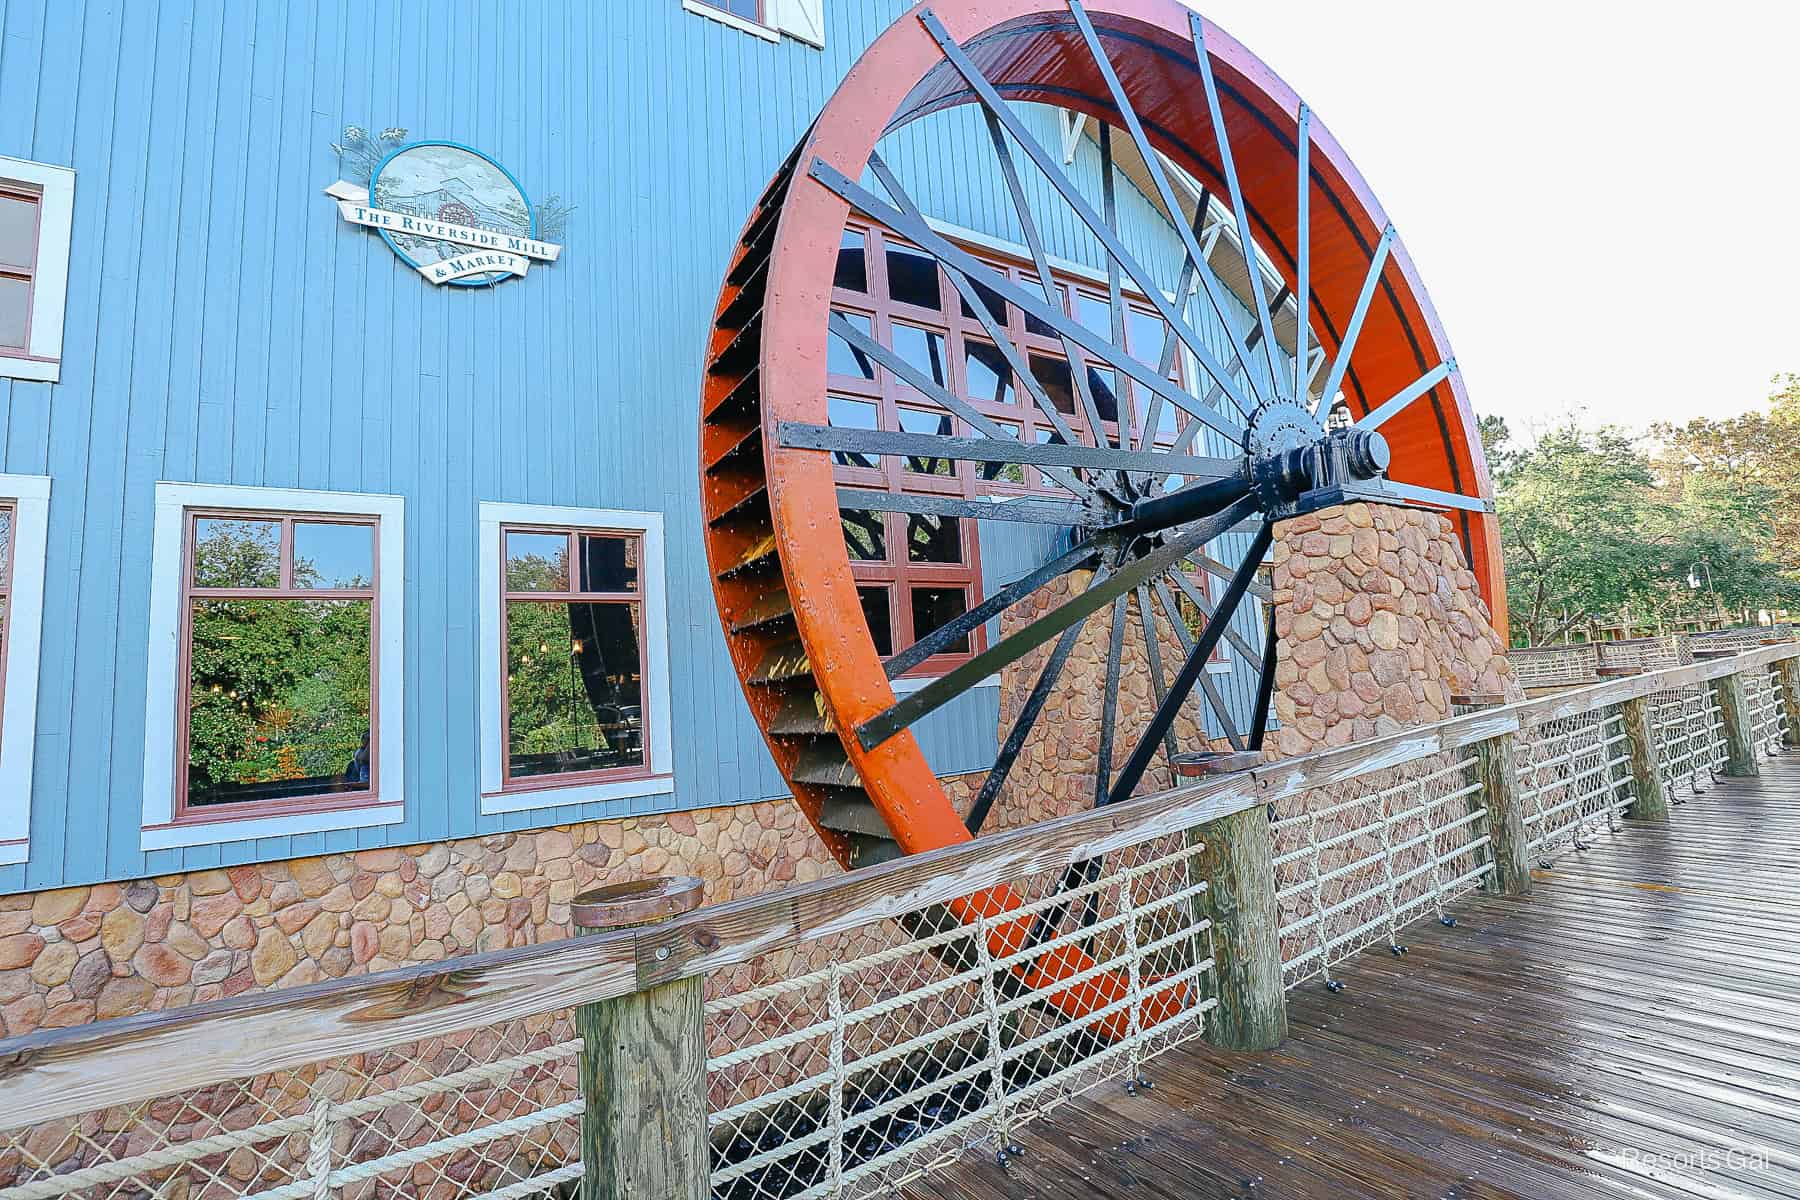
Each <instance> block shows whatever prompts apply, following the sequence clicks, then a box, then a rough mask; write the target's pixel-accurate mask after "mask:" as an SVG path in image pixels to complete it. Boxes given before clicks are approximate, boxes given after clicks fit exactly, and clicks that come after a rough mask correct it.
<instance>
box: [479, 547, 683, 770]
mask: <svg viewBox="0 0 1800 1200" xmlns="http://www.w3.org/2000/svg"><path fill="white" fill-rule="evenodd" d="M500 535H501V537H502V539H503V541H504V545H503V548H502V556H503V563H504V566H503V571H504V577H503V587H504V595H503V597H502V605H503V618H502V619H503V623H504V625H505V640H504V648H503V653H504V655H505V660H506V661H505V673H504V676H503V683H502V686H503V688H504V690H505V702H504V704H503V705H502V706H501V712H502V719H503V721H504V723H505V731H504V742H505V746H506V763H505V785H506V786H508V787H517V786H542V785H545V784H556V785H561V784H566V783H570V782H576V781H579V780H583V779H602V778H611V777H617V776H628V775H636V774H642V773H644V772H645V771H646V769H647V760H646V757H645V747H644V636H643V594H642V581H641V575H642V572H641V569H640V564H641V561H642V557H643V542H642V539H641V537H639V536H638V535H636V534H632V533H621V532H613V531H608V530H591V529H549V528H540V527H522V528H521V527H514V526H502V527H501V531H500Z"/></svg>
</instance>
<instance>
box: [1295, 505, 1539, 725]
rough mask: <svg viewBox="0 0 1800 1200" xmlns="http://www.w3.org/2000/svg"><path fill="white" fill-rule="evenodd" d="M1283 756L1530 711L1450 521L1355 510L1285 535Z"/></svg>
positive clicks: (1420, 513)
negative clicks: (1456, 699)
mask: <svg viewBox="0 0 1800 1200" xmlns="http://www.w3.org/2000/svg"><path fill="white" fill-rule="evenodd" d="M1273 562H1274V576H1273V583H1274V599H1275V631H1276V634H1277V636H1278V638H1279V645H1278V648H1277V653H1276V667H1275V684H1276V690H1275V715H1276V716H1277V717H1278V718H1280V721H1281V729H1280V730H1279V731H1278V732H1277V733H1276V735H1275V737H1274V738H1273V739H1272V740H1273V743H1274V753H1275V754H1277V755H1279V756H1280V757H1283V758H1286V757H1291V756H1293V755H1297V754H1305V753H1307V752H1308V751H1311V750H1317V749H1321V748H1324V747H1327V746H1342V745H1345V744H1347V743H1349V742H1353V741H1362V740H1363V739H1365V738H1372V737H1377V736H1379V735H1381V734H1385V733H1392V732H1394V731H1396V730H1398V729H1402V728H1405V727H1406V726H1409V725H1423V724H1428V723H1430V722H1432V721H1441V720H1444V719H1445V718H1447V717H1449V716H1451V715H1453V714H1452V710H1451V697H1452V696H1454V695H1461V694H1470V693H1478V692H1479V693H1490V694H1498V695H1502V696H1505V697H1506V698H1507V699H1515V700H1516V699H1523V698H1524V695H1525V693H1524V689H1523V688H1521V687H1520V686H1519V683H1518V680H1517V679H1516V678H1515V677H1514V676H1513V673H1512V668H1511V667H1510V666H1509V665H1508V663H1507V661H1506V655H1505V643H1503V642H1502V641H1501V639H1500V635H1499V634H1498V633H1496V632H1495V631H1494V627H1493V625H1492V623H1491V622H1492V618H1491V617H1490V615H1489V613H1488V607H1487V604H1486V602H1485V601H1483V600H1482V598H1481V592H1480V589H1479V588H1478V587H1477V586H1476V583H1475V575H1474V572H1472V571H1470V570H1469V564H1468V561H1467V560H1466V559H1465V558H1464V557H1463V552H1462V543H1461V541H1459V540H1458V538H1457V536H1456V534H1455V531H1454V530H1453V529H1452V528H1451V525H1450V522H1449V521H1448V520H1446V519H1445V518H1444V517H1443V516H1441V515H1439V514H1437V513H1434V512H1427V511H1425V510H1423V509H1416V508H1395V507H1392V506H1390V505H1384V504H1349V505H1345V506H1343V507H1341V508H1332V509H1326V510H1324V511H1322V512H1317V513H1311V514H1309V515H1307V516H1303V517H1295V518H1293V519H1292V520H1289V521H1283V522H1281V523H1280V524H1279V525H1277V526H1276V527H1275V544H1274V554H1273Z"/></svg>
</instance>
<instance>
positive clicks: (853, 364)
mask: <svg viewBox="0 0 1800 1200" xmlns="http://www.w3.org/2000/svg"><path fill="white" fill-rule="evenodd" d="M838 315H839V316H841V317H843V318H844V320H846V321H848V322H849V323H850V324H852V325H854V326H855V327H856V328H858V329H860V330H862V331H863V332H864V333H868V332H869V318H867V317H865V316H863V315H862V314H861V313H839V314H838ZM825 370H826V371H827V372H828V373H830V374H832V375H853V376H855V377H857V378H858V379H873V378H875V364H874V363H873V362H871V361H870V360H869V356H868V355H866V354H864V353H863V352H862V351H861V350H857V349H853V348H852V347H851V346H850V344H849V343H848V342H846V341H844V339H843V338H840V337H837V336H835V335H833V336H831V337H828V338H826V339H825Z"/></svg>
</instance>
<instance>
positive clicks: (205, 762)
mask: <svg viewBox="0 0 1800 1200" xmlns="http://www.w3.org/2000/svg"><path fill="white" fill-rule="evenodd" d="M372 604H373V602H372V601H369V600H196V601H194V602H193V606H192V609H191V612H190V620H191V622H192V625H191V633H190V639H191V640H190V643H189V645H190V653H189V658H188V664H189V669H188V684H189V692H188V756H187V780H188V799H187V802H188V804H189V805H190V806H192V805H209V804H229V803H233V802H236V801H245V800H285V799H289V798H292V797H295V796H316V795H325V794H330V793H334V792H360V791H365V790H367V789H368V788H369V786H370V780H371V770H370V759H369V690H370V683H371V671H370V658H369V631H370V617H371V606H372Z"/></svg>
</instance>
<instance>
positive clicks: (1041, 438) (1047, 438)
mask: <svg viewBox="0 0 1800 1200" xmlns="http://www.w3.org/2000/svg"><path fill="white" fill-rule="evenodd" d="M1032 433H1033V434H1034V435H1035V437H1036V439H1037V442H1038V444H1039V445H1044V446H1066V445H1068V444H1069V443H1067V442H1065V441H1064V440H1063V435H1062V434H1060V433H1058V432H1056V430H1054V429H1051V428H1050V427H1049V426H1047V425H1038V426H1034V427H1033V429H1032ZM1038 482H1039V483H1040V484H1042V485H1043V486H1044V487H1051V486H1057V485H1055V483H1054V481H1053V480H1052V479H1051V478H1050V476H1048V475H1046V474H1044V473H1043V472H1042V471H1039V472H1038Z"/></svg>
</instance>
